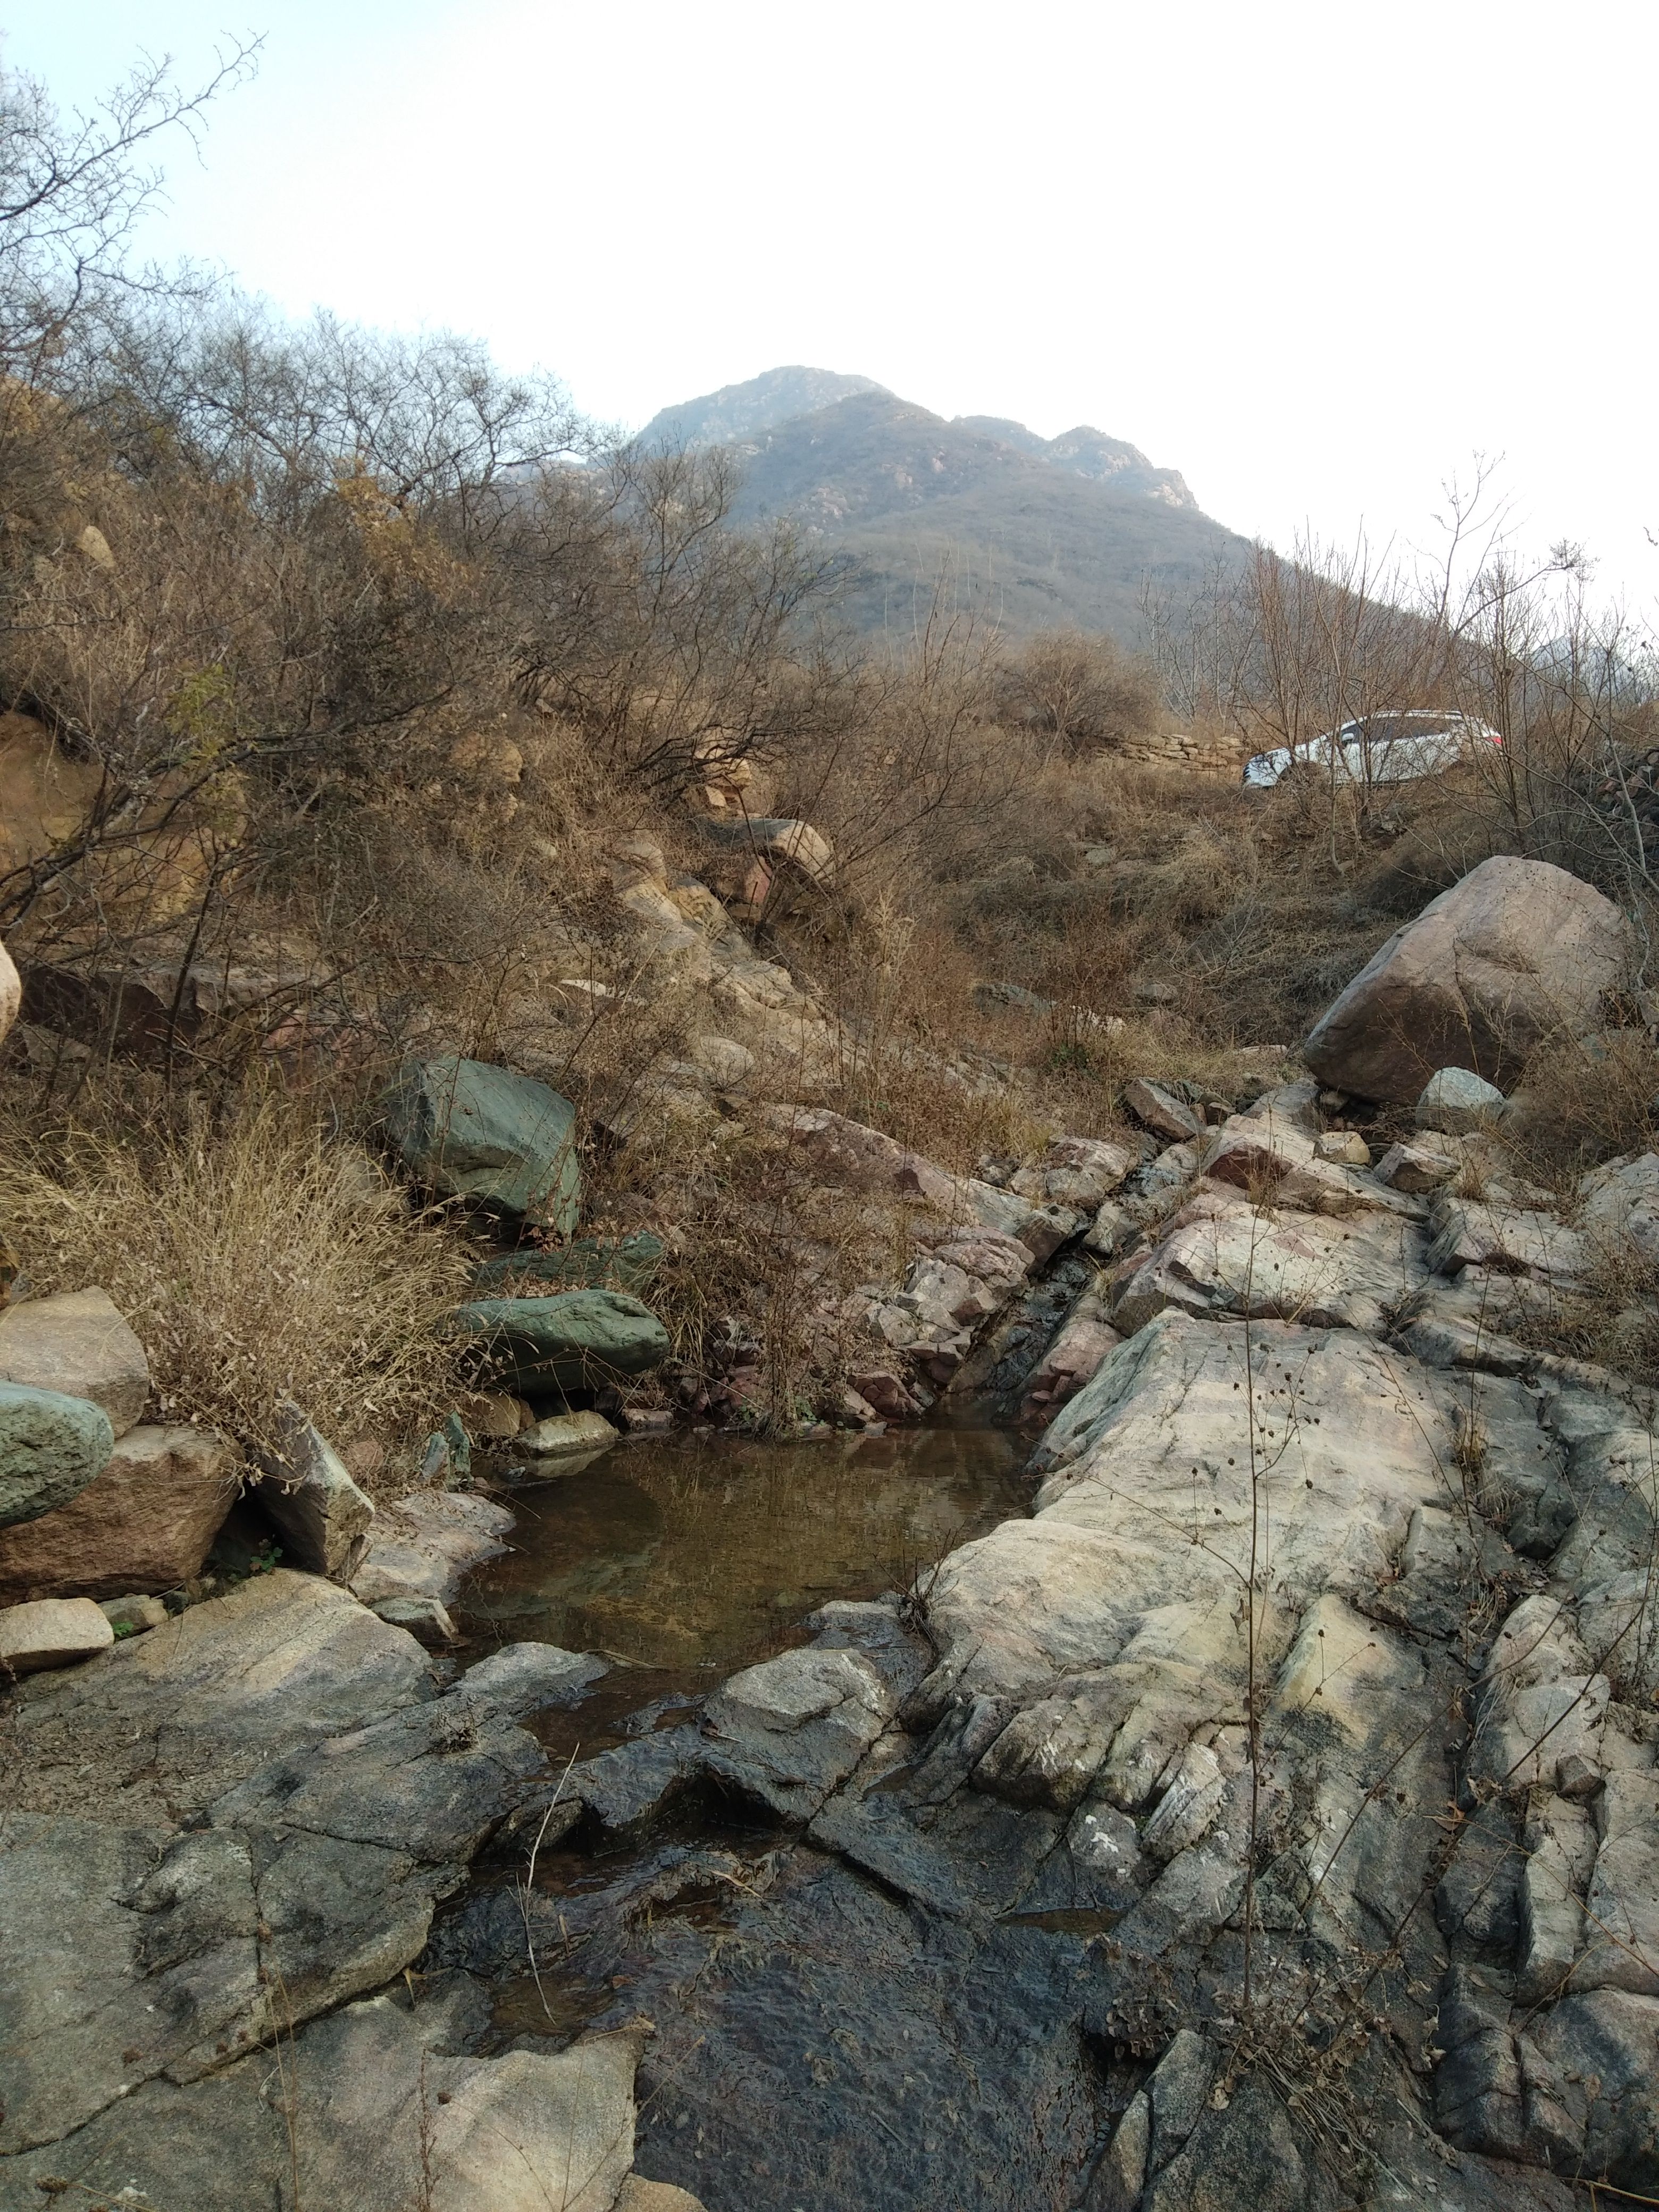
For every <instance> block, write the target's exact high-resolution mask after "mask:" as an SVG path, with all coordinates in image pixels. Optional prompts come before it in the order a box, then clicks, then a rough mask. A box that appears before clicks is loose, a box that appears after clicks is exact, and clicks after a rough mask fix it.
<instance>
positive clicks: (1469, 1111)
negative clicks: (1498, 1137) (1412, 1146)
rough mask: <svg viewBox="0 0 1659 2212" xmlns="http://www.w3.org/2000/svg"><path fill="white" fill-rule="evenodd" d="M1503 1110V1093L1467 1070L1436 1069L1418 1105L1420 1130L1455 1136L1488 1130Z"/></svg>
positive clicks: (1457, 1068)
mask: <svg viewBox="0 0 1659 2212" xmlns="http://www.w3.org/2000/svg"><path fill="white" fill-rule="evenodd" d="M1503 1110H1504V1094H1503V1092H1502V1091H1500V1090H1499V1089H1498V1086H1497V1085H1496V1084H1492V1083H1488V1082H1487V1081H1486V1079H1485V1078H1484V1077H1483V1076H1479V1075H1476V1074H1475V1073H1474V1070H1473V1069H1471V1068H1468V1067H1437V1069H1436V1070H1435V1072H1434V1073H1433V1074H1432V1075H1431V1077H1430V1078H1429V1079H1428V1082H1427V1083H1426V1084H1425V1085H1424V1089H1423V1095H1422V1097H1420V1098H1419V1100H1418V1102H1417V1113H1416V1117H1415V1118H1416V1121H1417V1126H1418V1127H1419V1129H1443V1130H1445V1131H1447V1132H1449V1133H1450V1134H1451V1135H1452V1136H1455V1137H1463V1136H1468V1135H1469V1134H1470V1133H1472V1132H1473V1131H1474V1130H1476V1129H1489V1128H1490V1127H1492V1123H1493V1122H1494V1121H1496V1120H1497V1119H1498V1115H1500V1114H1501V1113H1502V1112H1503Z"/></svg>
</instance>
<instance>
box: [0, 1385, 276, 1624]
mask: <svg viewBox="0 0 1659 2212" xmlns="http://www.w3.org/2000/svg"><path fill="white" fill-rule="evenodd" d="M236 1488H237V1455H236V1452H235V1449H234V1446H233V1445H232V1444H231V1443H230V1442H229V1440H228V1438H227V1437H222V1436H221V1435H220V1434H219V1432H218V1431H217V1430H216V1429H192V1428H187V1427H185V1426H184V1425H178V1426H175V1427H167V1428H160V1427H144V1428H137V1429H130V1430H129V1431H127V1433H126V1435H125V1436H124V1437H121V1438H120V1439H119V1441H118V1443H117V1444H116V1447H115V1449H114V1451H113V1453H112V1455H111V1456H110V1460H109V1463H108V1464H107V1466H106V1468H104V1471H103V1473H102V1474H99V1475H97V1476H95V1477H94V1480H92V1481H91V1482H89V1483H88V1485H87V1486H86V1488H85V1489H84V1490H83V1491H82V1492H81V1493H80V1495H79V1497H77V1498H71V1499H70V1503H69V1504H67V1505H60V1506H58V1509H57V1510H56V1511H54V1512H52V1513H43V1514H41V1515H40V1517H39V1519H38V1520H34V1521H25V1522H20V1523H19V1524H18V1526H16V1527H15V1528H5V1529H0V1602H6V1603H10V1602H15V1601H18V1600H21V1599H24V1598H47V1597H70V1596H74V1597H86V1598H104V1597H123V1596H125V1595H127V1594H128V1593H129V1592H130V1591H133V1590H143V1591H154V1590H166V1589H177V1588H178V1587H179V1584H180V1583H185V1582H188V1581H189V1580H190V1578H191V1576H192V1575H197V1574H199V1573H200V1572H201V1571H202V1562H203V1560H204V1559H206V1557H207V1554H208V1550H209V1547H210V1545H211V1544H212V1542H213V1540H214V1538H215V1537H216V1535H217V1534H218V1533H219V1528H220V1524H221V1523H222V1522H223V1520H224V1517H225V1515H226V1514H227V1513H228V1511H229V1510H230V1506H231V1504H232V1501H233V1500H234V1498H235V1496H236Z"/></svg>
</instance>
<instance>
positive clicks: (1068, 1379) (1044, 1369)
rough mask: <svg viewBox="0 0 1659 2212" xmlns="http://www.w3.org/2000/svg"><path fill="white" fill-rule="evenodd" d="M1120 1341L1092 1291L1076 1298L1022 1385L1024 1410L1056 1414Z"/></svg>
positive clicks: (1101, 1303) (1099, 1299)
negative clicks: (1057, 1332) (1064, 1324)
mask: <svg viewBox="0 0 1659 2212" xmlns="http://www.w3.org/2000/svg"><path fill="white" fill-rule="evenodd" d="M1122 1341H1123V1339H1122V1338H1121V1336H1120V1335H1119V1334H1118V1333H1117V1331H1116V1330H1115V1328H1113V1327H1112V1326H1111V1324H1110V1322H1108V1321H1107V1319H1106V1317H1105V1311H1104V1306H1103V1301H1102V1299H1101V1298H1100V1297H1098V1296H1097V1295H1096V1294H1095V1293H1094V1292H1093V1291H1090V1292H1087V1293H1086V1294H1085V1296H1084V1297H1081V1298H1079V1301H1078V1303H1077V1304H1076V1305H1075V1306H1074V1307H1073V1309H1072V1311H1071V1313H1070V1314H1069V1315H1068V1316H1067V1317H1066V1326H1065V1327H1064V1328H1062V1329H1061V1330H1060V1334H1059V1335H1058V1336H1057V1337H1056V1338H1055V1339H1054V1342H1053V1343H1052V1344H1051V1345H1050V1346H1048V1350H1047V1352H1044V1353H1043V1355H1042V1362H1041V1364H1039V1366H1038V1367H1037V1368H1036V1371H1035V1372H1034V1373H1033V1375H1032V1376H1031V1378H1030V1382H1029V1383H1027V1384H1026V1386H1025V1410H1026V1411H1027V1413H1041V1414H1043V1415H1045V1416H1046V1415H1048V1414H1053V1413H1058V1411H1059V1410H1060V1407H1062V1406H1063V1405H1064V1404H1065V1403H1066V1400H1067V1399H1068V1398H1072V1397H1075V1396H1076V1395H1077V1393H1078V1392H1079V1390H1080V1389H1082V1388H1083V1386H1084V1384H1085V1383H1086V1382H1087V1381H1088V1380H1089V1378H1090V1376H1091V1375H1092V1374H1093V1373H1094V1371H1095V1370H1096V1369H1097V1367H1098V1366H1099V1364H1100V1363H1101V1361H1102V1360H1103V1359H1104V1358H1105V1357H1106V1355H1107V1353H1108V1352H1110V1351H1111V1350H1112V1349H1113V1347H1114V1346H1115V1345H1119V1344H1121V1343H1122Z"/></svg>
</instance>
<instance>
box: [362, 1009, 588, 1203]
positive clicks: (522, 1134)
mask: <svg viewBox="0 0 1659 2212" xmlns="http://www.w3.org/2000/svg"><path fill="white" fill-rule="evenodd" d="M381 1110H382V1112H383V1114H384V1115H385V1118H386V1130H387V1133H388V1134H389V1136H390V1137H391V1139H392V1144H393V1145H394V1146H396V1148H397V1150H398V1154H399V1156H400V1158H402V1160H403V1163H404V1166H405V1167H406V1168H407V1169H408V1170H409V1172H410V1175H411V1176H414V1178H415V1180H416V1182H420V1183H423V1184H425V1185H426V1187H427V1188H428V1189H430V1190H435V1191H440V1192H441V1193H443V1194H446V1195H447V1196H452V1197H457V1198H465V1199H467V1200H471V1202H472V1203H473V1204H475V1205H478V1206H484V1207H486V1208H488V1209H489V1211H491V1212H500V1213H509V1214H513V1215H516V1216H518V1217H519V1218H521V1219H523V1220H525V1221H527V1222H530V1223H531V1224H532V1225H534V1226H535V1227H537V1228H541V1229H550V1230H552V1231H555V1232H556V1234H557V1235H558V1236H561V1237H569V1236H571V1235H572V1234H573V1233H574V1230H575V1227H576V1223H577V1220H578V1219H579V1218H580V1208H581V1164H580V1161H579V1159H578V1158H577V1155H576V1109H575V1108H574V1106H573V1105H572V1104H571V1103H570V1101H569V1100H568V1098H562V1097H560V1095H559V1093H558V1092H557V1091H550V1090H549V1088H548V1087H547V1085H546V1084H544V1083H538V1082H536V1081H535V1080H534V1079H533V1078H532V1077H531V1076H528V1075H518V1074H515V1073H513V1070H512V1069H511V1068H510V1067H496V1066H492V1065H491V1064H490V1063H489V1062H488V1061H487V1060H462V1059H460V1058H459V1056H458V1055H457V1054H454V1053H446V1054H442V1055H441V1056H440V1057H439V1058H437V1059H435V1060H411V1061H410V1062H409V1064H408V1065H407V1066H405V1067H404V1071H403V1073H402V1074H401V1075H400V1076H399V1077H398V1081H397V1082H396V1083H395V1084H394V1085H392V1089H391V1090H390V1091H388V1092H387V1093H386V1097H385V1098H384V1099H383V1100H382V1102H381Z"/></svg>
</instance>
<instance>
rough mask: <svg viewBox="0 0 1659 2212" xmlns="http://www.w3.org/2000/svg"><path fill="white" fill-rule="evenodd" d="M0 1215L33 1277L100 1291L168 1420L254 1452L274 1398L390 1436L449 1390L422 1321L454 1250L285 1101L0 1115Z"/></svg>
mask: <svg viewBox="0 0 1659 2212" xmlns="http://www.w3.org/2000/svg"><path fill="white" fill-rule="evenodd" d="M0 1218H4V1219H5V1221H6V1224H7V1228H8V1233H9V1237H11V1240H12V1241H13V1243H15V1245H16V1247H17V1249H18V1252H19V1255H20V1257H21V1261H22V1263H23V1266H24V1267H25V1269H26V1270H27V1274H28V1277H29V1281H30V1285H31V1287H32V1289H33V1291H36V1292H38V1293H44V1292H47V1291H72V1290H83V1289H87V1288H89V1287H91V1286H94V1285H98V1286H100V1287H102V1288H103V1289H105V1290H106V1291H108V1292H109V1294H110V1296H111V1297H112V1299H113V1300H114V1302H115V1304H116V1305H117V1306H118V1308H119V1309H120V1310H121V1312H122V1313H123V1314H124V1315H125V1316H126V1318H127V1320H128V1321H129V1322H131V1325H132V1327H133V1328H134V1329H135V1330H136V1331H137V1334H138V1336H139V1338H140V1339H141V1340H142V1341H143V1345H144V1348H145V1350H146V1351H147V1352H148V1353H149V1361H150V1368H151V1372H152V1373H153V1375H154V1376H155V1391H156V1397H157V1400H158V1402H159V1406H160V1408H161V1411H162V1412H163V1413H166V1414H167V1415H168V1416H169V1417H170V1418H171V1419H174V1420H187V1421H199V1422H204V1423H208V1424H210V1425H213V1426H215V1427H218V1428H222V1429H224V1430H226V1431H228V1432H229V1433H230V1434H231V1435H232V1436H233V1437H235V1438H236V1439H237V1441H238V1442H239V1443H241V1444H242V1445H243V1446H244V1447H246V1449H249V1450H258V1449H260V1448H261V1447H262V1446H264V1445H266V1444H268V1443H271V1442H272V1441H273V1440H274V1436H275V1428H274V1416H275V1411H276V1404H277V1401H279V1400H280V1399H282V1398H283V1397H285V1396H288V1397H292V1398H293V1399H294V1400H295V1402H296V1403H297V1404H298V1405H300V1406H301V1407H302V1408H303V1409H304V1411H305V1412H306V1413H307V1415H308V1416H309V1417H310V1419H312V1420H313V1422H314V1423H315V1424H316V1425H317V1426H318V1427H319V1429H320V1430H321V1431H323V1433H324V1434H325V1436H327V1437H329V1438H330V1439H331V1441H332V1442H334V1443H336V1444H337V1445H339V1446H340V1447H342V1448H344V1446H345V1445H346V1444H347V1443H349V1442H351V1441H353V1440H355V1439H356V1438H359V1437H374V1438H375V1439H377V1440H378V1441H380V1442H382V1443H386V1444H388V1445H392V1446H394V1447H396V1446H404V1447H408V1446H410V1445H412V1444H413V1443H415V1441H416V1439H418V1437H420V1436H421V1434H422V1433H423V1432H424V1431H425V1430H427V1429H428V1428H429V1427H430V1426H431V1425H432V1424H433V1423H434V1421H435V1419H436V1418H438V1417H440V1416H441V1414H442V1413H443V1412H444V1411H445V1409H446V1408H447V1407H448V1406H449V1405H451V1404H452V1403H453V1399H454V1393H455V1387H456V1385H455V1377H454V1373H453V1353H452V1352H451V1350H450V1349H449V1347H448V1346H447V1344H446V1343H445V1341H444V1340H443V1338H442V1337H441V1334H439V1330H438V1323H439V1321H440V1319H441V1316H442V1315H443V1313H444V1312H445V1310H447V1308H448V1307H450V1306H453V1304H455V1302H456V1300H457V1299H458V1297H461V1296H464V1295H465V1283H466V1279H467V1275H468V1272H469V1268H470V1266H471V1261H470V1259H469V1256H468V1255H467V1254H466V1252H465V1249H464V1248H463V1247H462V1245H461V1244H460V1243H459V1240H458V1239H456V1238H454V1237H452V1236H450V1235H447V1234H446V1233H445V1231H444V1230H443V1229H442V1227H441V1225H439V1224H438V1223H437V1222H436V1221H435V1220H428V1221H418V1220H416V1221H411V1219H410V1214H409V1210H408V1206H407V1204H406V1201H405V1198H404V1193H403V1192H402V1191H400V1190H398V1189H397V1188H394V1187H393V1186H392V1185H391V1184H390V1183H388V1182H386V1180H385V1179H384V1177H383V1176H381V1175H380V1170H378V1169H377V1168H376V1167H375V1166H374V1164H373V1163H372V1162H371V1161H370V1160H369V1159H368V1157H367V1156H366V1155H365V1154H363V1153H362V1152H357V1151H356V1150H355V1149H350V1148H345V1147H339V1146H330V1145H328V1144H326V1143H325V1141H324V1140H323V1137H322V1134H321V1132H320V1130H319V1127H318V1125H317V1122H316V1121H315V1120H314V1118H313V1116H311V1115H309V1114H308V1113H307V1110H306V1109H305V1107H304V1105H303V1104H302V1103H300V1102H298V1101H295V1100H292V1099H288V1098H283V1097H252V1098H249V1099H247V1100H246V1101H244V1102H242V1103H240V1104H238V1105H236V1106H234V1107H233V1108H232V1109H230V1110H229V1111H228V1112H227V1114H226V1115H224V1116H223V1117H222V1119H221V1120H220V1121H218V1122H217V1123H216V1124H215V1125H214V1126H212V1127H204V1126H199V1125H198V1126H195V1127H185V1128H183V1129H181V1130H179V1132H177V1133H172V1134H167V1135H162V1136H155V1137H153V1138H149V1139H143V1138H135V1137H133V1136H132V1135H131V1134H128V1133H122V1132H120V1131H119V1130H118V1129H112V1127H110V1126H108V1125H107V1124H106V1125H104V1126H100V1127H93V1126H89V1125H88V1124H86V1123H82V1125H80V1126H78V1127H71V1128H70V1129H67V1130H64V1131H63V1132H61V1133H58V1136H57V1137H56V1138H55V1139H53V1140H52V1141H51V1142H50V1143H48V1142H46V1141H42V1140H40V1139H30V1138H29V1137H28V1136H27V1134H26V1133H24V1132H23V1131H22V1130H21V1128H18V1127H14V1128H12V1129H11V1130H9V1131H8V1132H7V1135H6V1141H5V1145H4V1149H3V1156H0ZM396 1463H397V1462H396V1461H395V1459H394V1460H393V1461H392V1465H394V1466H395V1465H396Z"/></svg>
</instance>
